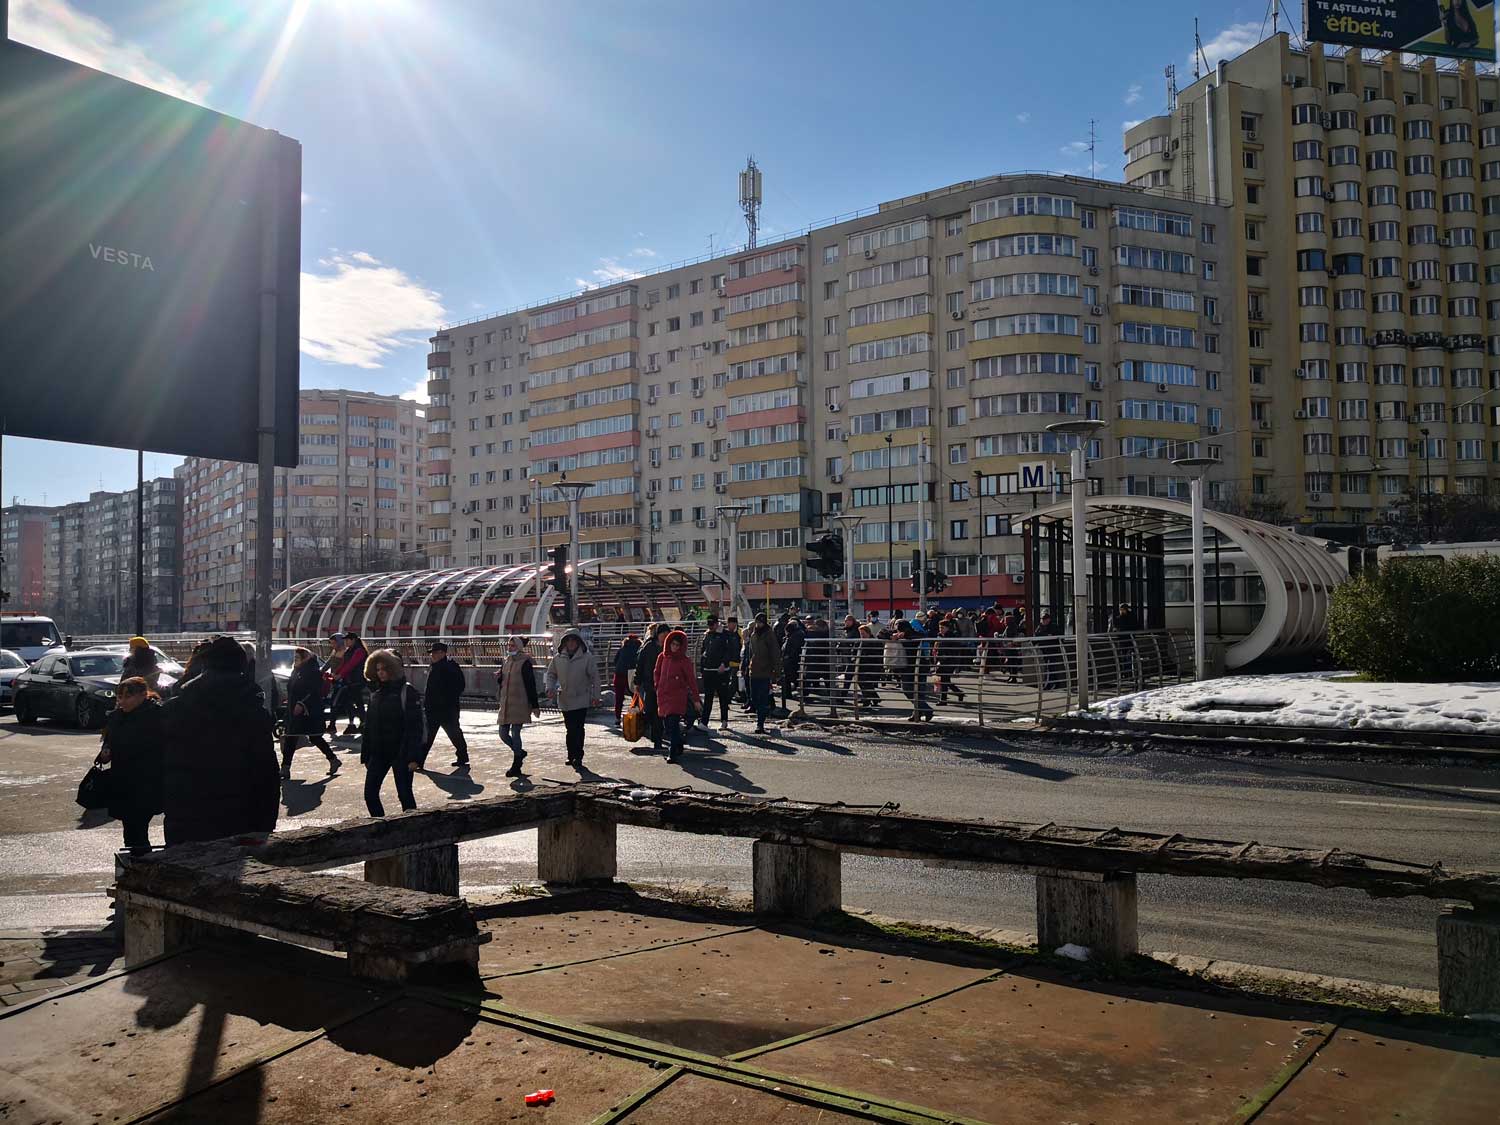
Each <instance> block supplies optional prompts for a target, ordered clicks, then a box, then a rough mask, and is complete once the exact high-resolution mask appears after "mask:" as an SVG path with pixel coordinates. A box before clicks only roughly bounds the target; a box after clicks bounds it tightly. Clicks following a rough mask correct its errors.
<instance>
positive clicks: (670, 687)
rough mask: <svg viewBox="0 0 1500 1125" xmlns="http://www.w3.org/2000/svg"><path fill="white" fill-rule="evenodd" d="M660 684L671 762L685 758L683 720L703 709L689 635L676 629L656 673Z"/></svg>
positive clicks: (659, 710) (660, 709) (660, 713)
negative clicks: (683, 751) (690, 655)
mask: <svg viewBox="0 0 1500 1125" xmlns="http://www.w3.org/2000/svg"><path fill="white" fill-rule="evenodd" d="M653 679H654V681H655V685H656V713H657V715H658V716H659V717H660V718H661V721H662V727H663V729H664V733H665V734H666V736H667V738H668V739H669V740H670V748H669V750H668V752H667V761H669V762H675V761H677V759H678V758H680V757H682V741H683V718H684V717H685V716H688V715H697V714H699V713H700V712H701V711H702V710H703V704H702V703H701V702H700V700H699V698H698V670H697V669H696V668H694V667H693V662H692V660H691V659H690V658H689V657H688V654H687V634H686V633H684V632H683V631H682V630H681V629H673V630H672V631H671V632H670V633H668V634H667V644H666V647H665V648H664V649H663V650H662V654H661V655H660V656H659V657H657V659H656V671H655V672H654V674H653Z"/></svg>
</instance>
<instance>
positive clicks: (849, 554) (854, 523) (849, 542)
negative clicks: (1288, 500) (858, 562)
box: [833, 512, 865, 617]
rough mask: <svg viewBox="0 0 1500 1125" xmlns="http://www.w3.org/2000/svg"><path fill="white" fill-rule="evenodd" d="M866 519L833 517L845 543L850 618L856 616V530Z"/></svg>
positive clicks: (845, 578)
mask: <svg viewBox="0 0 1500 1125" xmlns="http://www.w3.org/2000/svg"><path fill="white" fill-rule="evenodd" d="M864 518H865V517H864V516H856V515H847V514H845V513H843V512H840V513H839V514H838V515H836V516H834V517H833V522H834V523H836V524H838V525H839V537H840V538H841V539H843V541H844V593H845V594H846V595H847V596H848V602H849V611H848V612H849V616H850V617H853V616H854V529H855V528H857V527H858V526H859V525H860V524H861V523H863V522H864Z"/></svg>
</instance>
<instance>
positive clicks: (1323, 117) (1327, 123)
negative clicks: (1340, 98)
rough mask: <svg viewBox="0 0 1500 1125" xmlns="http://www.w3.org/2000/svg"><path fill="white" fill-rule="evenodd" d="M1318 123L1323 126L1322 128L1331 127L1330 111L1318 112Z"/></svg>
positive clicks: (1331, 117)
mask: <svg viewBox="0 0 1500 1125" xmlns="http://www.w3.org/2000/svg"><path fill="white" fill-rule="evenodd" d="M1318 124H1319V125H1321V126H1323V128H1325V129H1332V128H1333V114H1331V113H1320V114H1318Z"/></svg>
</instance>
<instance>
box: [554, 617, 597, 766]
mask: <svg viewBox="0 0 1500 1125" xmlns="http://www.w3.org/2000/svg"><path fill="white" fill-rule="evenodd" d="M547 693H548V694H549V695H552V696H554V697H555V698H556V699H557V708H558V710H559V711H561V712H562V717H563V726H564V727H566V728H567V745H568V765H570V766H572V767H573V768H574V769H575V770H579V771H582V769H583V721H584V719H585V718H587V717H588V713H589V708H590V707H595V706H597V705H598V703H599V664H598V661H596V660H595V659H594V655H593V653H591V652H590V651H589V646H588V644H587V643H586V642H585V641H584V639H583V634H581V633H580V632H579V631H578V630H577V629H569V630H568V631H567V632H566V633H564V634H563V639H562V643H561V644H559V645H558V646H557V654H556V655H555V656H553V657H552V660H551V662H550V663H549V664H548V665H547Z"/></svg>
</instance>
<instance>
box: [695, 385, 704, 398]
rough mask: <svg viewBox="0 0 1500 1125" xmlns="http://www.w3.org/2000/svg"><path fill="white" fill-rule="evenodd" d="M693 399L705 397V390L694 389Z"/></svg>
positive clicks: (700, 388)
mask: <svg viewBox="0 0 1500 1125" xmlns="http://www.w3.org/2000/svg"><path fill="white" fill-rule="evenodd" d="M693 397H694V398H702V397H703V388H702V387H694V388H693Z"/></svg>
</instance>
